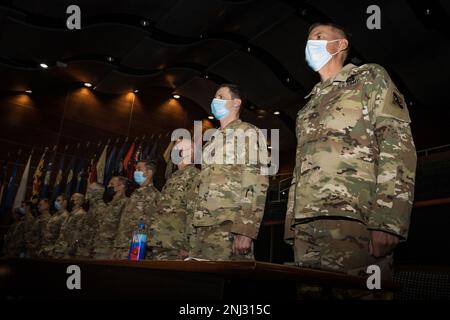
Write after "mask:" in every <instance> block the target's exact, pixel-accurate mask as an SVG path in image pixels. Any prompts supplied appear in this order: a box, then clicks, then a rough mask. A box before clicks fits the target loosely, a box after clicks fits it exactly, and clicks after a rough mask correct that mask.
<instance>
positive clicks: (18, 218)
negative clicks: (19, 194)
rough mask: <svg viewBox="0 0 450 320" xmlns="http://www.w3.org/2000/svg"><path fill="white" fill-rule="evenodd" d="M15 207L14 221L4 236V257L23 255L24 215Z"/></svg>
mask: <svg viewBox="0 0 450 320" xmlns="http://www.w3.org/2000/svg"><path fill="white" fill-rule="evenodd" d="M17 209H18V208H17ZM17 209H16V210H14V212H13V219H14V221H13V223H12V224H11V225H10V226H9V229H8V232H7V233H6V234H5V237H4V239H5V241H4V254H5V256H6V257H14V258H19V257H23V256H24V255H25V215H24V214H23V212H22V211H19V210H17Z"/></svg>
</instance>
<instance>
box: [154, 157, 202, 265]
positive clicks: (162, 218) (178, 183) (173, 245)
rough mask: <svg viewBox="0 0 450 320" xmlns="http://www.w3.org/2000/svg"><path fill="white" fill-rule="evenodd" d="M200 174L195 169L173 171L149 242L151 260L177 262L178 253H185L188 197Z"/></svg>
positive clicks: (164, 189)
mask: <svg viewBox="0 0 450 320" xmlns="http://www.w3.org/2000/svg"><path fill="white" fill-rule="evenodd" d="M199 171H200V170H198V169H197V168H196V167H195V166H194V165H188V166H186V167H184V168H182V169H178V170H177V171H175V172H174V173H173V174H172V175H171V176H170V178H169V179H168V180H167V182H166V184H165V185H164V188H163V190H162V191H161V194H160V197H159V200H158V205H157V210H156V212H157V214H156V215H155V216H154V222H153V225H152V227H151V233H150V238H149V247H150V248H151V252H149V253H148V254H151V256H150V258H151V259H153V260H176V259H178V255H179V253H180V250H186V251H187V250H188V244H187V241H186V217H187V212H186V206H187V194H188V192H189V190H190V189H191V188H192V184H193V182H194V178H195V176H196V175H197V174H198V172H199ZM148 254H147V255H148Z"/></svg>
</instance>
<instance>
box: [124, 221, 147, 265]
mask: <svg viewBox="0 0 450 320" xmlns="http://www.w3.org/2000/svg"><path fill="white" fill-rule="evenodd" d="M146 247H147V234H146V233H145V225H144V224H143V223H139V224H138V227H137V229H136V231H134V232H133V237H132V239H131V244H130V252H129V253H128V260H134V261H138V260H144V258H145V249H146Z"/></svg>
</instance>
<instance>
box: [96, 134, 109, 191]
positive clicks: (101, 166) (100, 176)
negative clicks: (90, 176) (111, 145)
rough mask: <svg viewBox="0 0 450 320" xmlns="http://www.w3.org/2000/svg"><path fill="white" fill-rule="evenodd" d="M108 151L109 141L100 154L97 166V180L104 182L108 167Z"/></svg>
mask: <svg viewBox="0 0 450 320" xmlns="http://www.w3.org/2000/svg"><path fill="white" fill-rule="evenodd" d="M107 152H108V143H107V144H106V145H105V147H104V148H103V151H102V153H101V154H100V158H98V162H97V165H96V167H95V169H96V170H95V171H96V173H97V179H96V180H97V182H98V183H100V184H103V182H104V180H105V169H106V153H107Z"/></svg>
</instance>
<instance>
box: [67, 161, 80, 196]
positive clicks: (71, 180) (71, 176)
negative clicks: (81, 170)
mask: <svg viewBox="0 0 450 320" xmlns="http://www.w3.org/2000/svg"><path fill="white" fill-rule="evenodd" d="M75 161H76V155H75V154H74V155H73V156H72V158H71V159H70V162H69V165H68V167H67V179H66V187H65V190H64V194H65V195H66V197H67V198H70V196H71V195H72V190H73V189H74V187H75V181H77V180H76V173H77V172H76V171H75Z"/></svg>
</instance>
